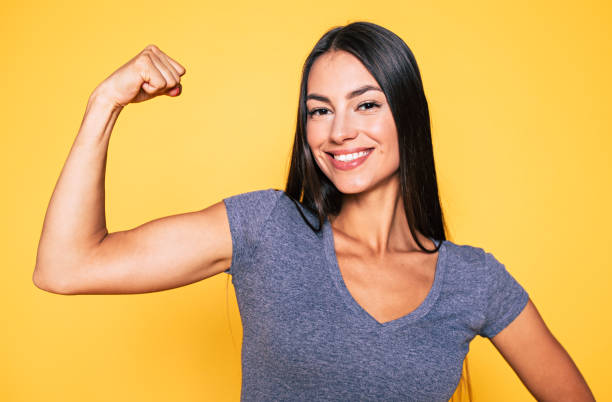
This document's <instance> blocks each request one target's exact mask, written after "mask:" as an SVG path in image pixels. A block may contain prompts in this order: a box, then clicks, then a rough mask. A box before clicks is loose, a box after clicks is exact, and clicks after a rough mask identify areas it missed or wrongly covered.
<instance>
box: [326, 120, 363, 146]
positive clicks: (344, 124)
mask: <svg viewBox="0 0 612 402" xmlns="http://www.w3.org/2000/svg"><path fill="white" fill-rule="evenodd" d="M329 137H330V140H331V141H332V142H335V143H337V144H342V143H344V142H346V141H348V140H352V139H353V138H355V137H357V130H356V129H355V127H354V124H352V122H351V118H350V116H348V115H347V114H344V113H342V114H336V116H335V118H334V121H333V124H332V126H331V133H330V136H329Z"/></svg>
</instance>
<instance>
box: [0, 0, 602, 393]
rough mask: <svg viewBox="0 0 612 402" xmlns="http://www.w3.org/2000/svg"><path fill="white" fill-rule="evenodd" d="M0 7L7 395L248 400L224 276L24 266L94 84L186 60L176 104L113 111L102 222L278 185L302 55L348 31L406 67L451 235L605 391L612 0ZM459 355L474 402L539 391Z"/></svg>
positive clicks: (2, 379) (137, 220)
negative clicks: (393, 37)
mask: <svg viewBox="0 0 612 402" xmlns="http://www.w3.org/2000/svg"><path fill="white" fill-rule="evenodd" d="M0 15H1V17H0V38H2V39H0V41H1V42H0V43H1V47H0V51H1V53H0V54H1V55H2V56H1V59H2V62H1V63H0V73H1V75H0V77H1V80H2V88H3V90H2V98H1V100H0V102H1V109H0V110H1V112H0V113H1V116H2V120H1V121H2V134H1V149H2V157H1V158H0V168H1V169H0V171H1V172H2V173H1V174H2V177H1V179H2V187H3V191H2V198H1V201H0V203H1V204H0V205H1V208H0V214H1V216H0V220H1V222H2V231H1V233H0V240H1V242H0V244H1V247H2V250H1V251H2V256H3V264H2V292H1V293H0V298H1V299H0V306H1V307H0V308H1V317H2V321H1V322H2V326H1V331H0V400H2V401H11V402H12V401H28V402H29V401H49V402H51V401H62V402H70V401H149V402H153V401H203V400H211V401H212V400H219V401H231V400H237V399H238V398H239V392H240V361H239V345H240V343H239V342H240V336H241V328H240V318H239V315H238V312H237V307H236V304H235V296H234V294H233V290H232V287H231V284H230V285H229V292H228V293H227V295H228V300H229V304H226V286H227V276H226V275H224V274H222V275H218V276H216V277H213V278H210V279H208V280H206V281H201V282H198V283H196V284H193V285H189V286H185V287H182V288H178V289H173V290H169V291H164V292H158V293H150V294H142V295H80V296H62V295H55V294H51V293H46V292H44V291H42V290H40V289H38V288H36V287H35V286H34V285H33V283H32V280H31V276H32V272H33V269H34V262H35V255H36V246H37V244H38V239H39V236H40V230H41V225H42V222H43V218H44V213H45V210H46V207H47V203H48V201H49V197H50V195H51V192H52V190H53V188H54V185H55V181H56V180H57V177H58V175H59V172H60V169H61V167H62V166H63V163H64V161H65V159H66V156H67V154H68V151H69V149H70V146H71V144H72V141H73V139H74V136H75V135H76V133H77V130H78V128H79V125H80V122H81V118H82V115H83V112H84V110H85V105H86V102H87V98H88V96H89V94H90V93H91V91H92V90H93V89H94V88H95V86H96V85H97V84H98V83H99V82H101V81H102V80H103V79H105V78H106V77H107V76H108V75H109V74H110V73H111V72H113V71H114V70H115V69H116V68H118V67H119V66H120V65H122V64H123V63H125V62H126V61H128V60H129V59H130V58H131V57H133V56H134V55H135V54H136V53H138V52H139V51H140V50H142V48H144V47H145V46H146V45H147V44H149V43H154V44H156V45H158V46H159V47H160V48H161V49H162V50H163V51H165V52H166V53H167V54H168V55H170V56H171V57H173V58H175V59H176V60H178V61H179V62H180V63H182V64H183V65H184V66H185V67H186V68H187V74H186V75H185V76H184V78H183V81H182V82H183V87H184V88H183V89H184V92H183V94H182V95H181V96H180V97H178V98H169V97H162V98H157V99H154V100H152V101H150V102H146V103H141V104H133V105H129V106H128V107H126V108H125V109H124V110H123V112H122V113H121V115H120V116H119V120H118V122H117V125H116V127H115V130H114V133H113V137H112V139H111V143H110V150H109V159H108V169H107V204H106V207H107V214H108V218H107V222H108V228H109V230H110V231H116V230H123V229H127V228H130V227H133V226H136V225H139V224H141V223H144V222H146V221H148V220H151V219H154V218H157V217H160V216H164V215H170V214H175V213H181V212H186V211H193V210H197V209H201V208H203V207H205V206H207V205H210V204H212V203H214V202H216V201H218V200H220V199H221V198H222V197H225V196H229V195H232V194H237V193H241V192H245V191H249V190H255V189H264V188H270V187H277V188H282V187H283V185H284V180H285V176H286V172H287V162H288V158H289V150H290V145H291V141H292V137H293V130H294V125H295V116H296V109H297V96H298V84H299V77H300V70H301V65H302V62H303V61H304V58H305V57H306V55H307V53H308V51H309V50H310V49H311V47H312V46H313V45H314V43H315V42H316V40H317V39H318V38H319V37H320V36H321V35H322V34H323V33H324V32H325V31H326V30H327V29H328V28H330V27H332V26H335V25H342V24H346V23H348V22H353V21H357V20H368V21H372V22H375V23H378V24H381V25H383V26H385V27H387V28H389V29H391V30H392V31H394V32H395V33H397V34H398V35H399V36H400V37H402V38H403V39H404V40H405V41H406V42H407V43H408V45H409V46H410V47H411V49H412V50H413V52H414V53H415V55H416V58H417V61H418V63H419V66H420V68H421V73H422V77H423V81H424V85H425V91H426V94H427V97H428V99H429V104H430V108H431V115H432V124H433V141H434V147H435V157H436V164H437V171H438V175H439V185H440V191H441V198H442V204H443V208H444V211H445V213H446V219H447V221H448V226H449V229H450V233H449V238H450V240H452V241H454V242H456V243H460V244H470V245H474V246H479V247H483V248H485V249H486V250H487V251H491V252H492V253H493V254H494V255H495V256H496V257H497V258H498V259H499V260H500V261H501V262H502V263H504V264H505V265H506V267H507V268H508V270H509V271H510V272H511V273H512V274H513V275H514V277H515V278H516V279H517V280H518V281H519V282H520V283H521V284H522V285H523V286H524V287H525V289H526V290H527V291H528V292H529V294H530V295H531V298H532V300H533V301H534V302H535V304H536V306H537V307H538V308H539V310H540V313H541V314H542V315H543V317H544V319H545V321H546V323H547V324H548V326H549V328H550V329H551V331H552V332H553V334H554V335H555V336H556V337H557V338H558V340H559V341H560V342H561V343H562V344H563V346H564V347H565V348H566V349H567V350H568V352H569V353H570V355H571V356H572V358H573V359H574V361H575V362H576V364H577V365H578V367H579V368H580V370H581V371H582V373H583V375H584V376H585V378H586V379H587V382H588V383H589V385H590V386H591V388H592V390H593V392H594V394H595V396H596V398H597V399H598V400H601V401H605V400H612V388H610V387H609V385H608V380H609V364H610V361H611V360H612V348H611V346H610V342H609V331H610V329H612V325H611V319H610V317H611V314H610V307H612V305H611V304H612V303H611V301H610V294H611V293H612V273H611V272H612V263H611V261H612V258H611V253H610V245H611V243H612V242H611V236H610V228H611V227H612V214H611V212H610V206H611V205H612V199H611V198H612V197H611V194H612V193H611V190H610V184H611V176H612V174H611V173H612V172H611V167H610V161H609V159H610V153H611V151H612V141H611V138H610V133H611V128H612V127H611V124H612V117H611V111H612V108H611V101H610V99H611V96H610V94H611V93H612V80H611V78H610V72H611V71H612V63H611V55H612V49H611V48H612V45H611V40H610V38H611V37H612V32H611V31H612V28H611V22H610V21H611V19H610V17H611V16H612V12H611V9H610V6H609V3H608V2H605V1H586V2H582V3H581V5H578V3H576V2H571V3H570V2H567V3H565V2H559V1H535V2H533V1H522V0H521V1H512V2H510V1H508V2H504V3H501V2H491V1H468V2H465V1H461V2H459V1H434V2H428V1H397V2H384V1H354V0H353V1H336V2H329V1H326V2H321V1H309V2H299V3H296V4H295V5H287V4H285V3H284V2H278V3H274V2H232V1H227V2H218V1H214V2H212V1H211V2H207V1H178V2H168V1H156V0H152V1H142V2H135V1H127V0H123V1H116V0H110V1H103V2H102V1H101V2H96V3H92V2H81V1H66V2H53V3H51V2H49V3H46V2H41V1H36V2H32V1H9V2H6V1H4V2H3V5H2V7H1V8H0ZM230 328H231V332H230ZM232 334H233V336H234V340H232ZM468 356H469V364H470V371H471V374H472V384H473V391H474V399H475V400H476V401H522V400H532V397H531V396H530V394H529V393H528V391H527V390H526V389H525V388H524V387H523V385H522V384H521V382H520V380H519V379H518V377H517V376H516V375H515V374H514V372H513V371H512V370H511V368H510V367H509V366H508V365H507V364H506V363H505V361H504V360H503V358H502V357H501V355H499V354H498V353H497V351H496V350H495V349H494V347H493V346H492V344H491V343H490V342H489V341H488V340H486V339H483V338H480V337H477V338H475V339H474V341H473V342H472V344H471V349H470V353H469V355H468Z"/></svg>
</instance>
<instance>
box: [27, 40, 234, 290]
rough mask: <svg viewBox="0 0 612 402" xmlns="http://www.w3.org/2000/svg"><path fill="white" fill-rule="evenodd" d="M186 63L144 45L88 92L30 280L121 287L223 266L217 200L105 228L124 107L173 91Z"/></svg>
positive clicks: (226, 233)
mask: <svg viewBox="0 0 612 402" xmlns="http://www.w3.org/2000/svg"><path fill="white" fill-rule="evenodd" d="M184 73H185V69H184V68H183V67H182V66H181V65H180V64H178V63H177V62H176V61H174V60H173V59H171V58H170V57H168V56H167V55H165V54H164V53H163V52H162V51H161V50H159V49H158V48H157V47H156V46H154V45H150V46H147V47H146V48H145V49H144V50H143V51H142V52H140V53H139V54H138V55H136V56H135V57H134V58H133V59H132V60H130V61H129V62H127V63H126V64H125V65H123V66H122V67H121V68H119V69H118V70H117V71H115V72H114V73H113V74H112V75H111V76H109V77H108V78H107V79H106V80H105V81H103V82H102V83H101V84H100V85H99V86H98V87H97V88H96V89H95V90H94V91H93V92H92V94H91V96H90V97H89V100H88V103H87V108H86V110H85V115H84V117H83V120H82V122H81V127H80V129H79V132H78V134H77V136H76V138H75V140H74V143H73V145H72V148H71V149H70V153H69V155H68V158H67V159H66V162H65V164H64V167H63V169H62V171H61V173H60V176H59V179H58V181H57V183H56V185H55V189H54V191H53V194H52V196H51V200H50V201H49V206H48V208H47V213H46V215H45V220H44V223H43V228H42V233H41V237H40V241H39V244H38V252H37V256H36V266H35V268H34V274H33V277H32V279H33V281H34V284H35V285H36V286H37V287H39V288H41V289H43V290H46V291H49V292H53V293H59V294H126V293H147V292H155V291H160V290H165V289H172V288H176V287H179V286H183V285H187V284H189V283H193V282H197V281H199V280H201V279H204V278H207V277H210V276H212V275H215V274H217V273H220V272H223V271H224V270H225V269H226V268H227V267H229V265H230V264H231V255H232V241H231V235H230V230H229V223H228V219H227V215H226V211H225V205H224V204H223V202H219V203H217V204H214V205H212V206H210V207H208V208H205V209H203V210H200V211H195V212H188V213H183V214H178V215H173V216H167V217H163V218H159V219H155V220H153V221H150V222H147V223H145V224H143V225H140V226H138V227H135V228H133V229H130V230H125V231H119V232H113V233H108V230H107V228H106V217H105V205H104V180H105V171H106V156H107V151H108V145H109V140H110V135H111V131H112V129H113V126H114V124H115V122H116V120H117V117H118V116H119V114H120V113H121V111H122V109H123V108H124V107H125V106H126V105H127V104H129V103H136V102H143V101H146V100H149V99H151V98H154V97H155V96H159V95H169V96H178V95H179V94H180V90H181V85H180V77H181V76H182V75H183V74H184Z"/></svg>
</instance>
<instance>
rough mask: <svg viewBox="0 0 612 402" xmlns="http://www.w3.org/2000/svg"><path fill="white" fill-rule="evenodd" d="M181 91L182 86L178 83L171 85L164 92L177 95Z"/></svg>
mask: <svg viewBox="0 0 612 402" xmlns="http://www.w3.org/2000/svg"><path fill="white" fill-rule="evenodd" d="M181 92H183V86H182V85H181V84H180V83H179V84H177V85H176V86H175V87H172V88H170V89H169V90H168V92H166V95H168V96H179V95H180V94H181Z"/></svg>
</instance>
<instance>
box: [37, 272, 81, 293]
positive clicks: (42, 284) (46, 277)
mask: <svg viewBox="0 0 612 402" xmlns="http://www.w3.org/2000/svg"><path fill="white" fill-rule="evenodd" d="M61 278H62V276H61V275H50V274H48V273H47V271H45V270H43V269H42V268H40V267H39V266H36V267H35V268H34V273H33V274H32V283H34V286H36V287H37V288H38V289H41V290H44V291H45V292H49V293H55V294H58V295H70V294H73V293H72V291H71V290H70V287H69V286H68V283H67V281H66V280H61Z"/></svg>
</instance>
